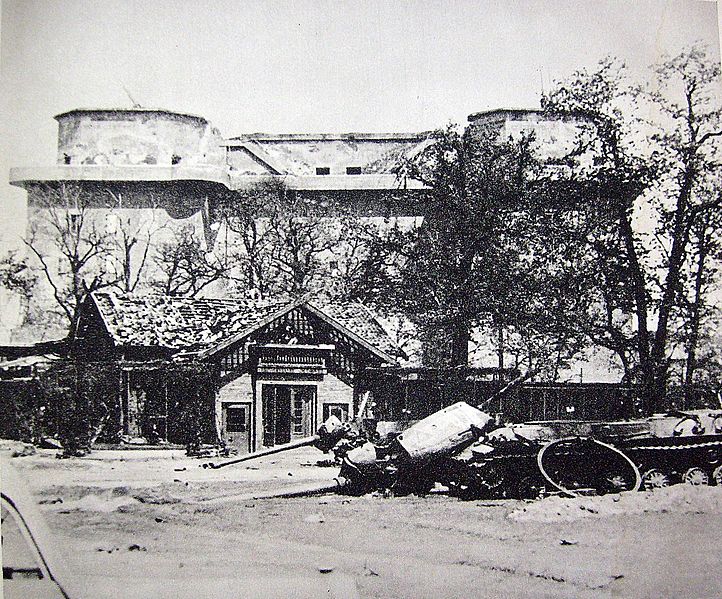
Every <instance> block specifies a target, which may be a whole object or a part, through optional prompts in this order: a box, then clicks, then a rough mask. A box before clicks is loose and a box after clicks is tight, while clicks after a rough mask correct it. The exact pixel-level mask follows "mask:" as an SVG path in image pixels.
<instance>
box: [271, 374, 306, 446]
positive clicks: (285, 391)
mask: <svg viewBox="0 0 722 599" xmlns="http://www.w3.org/2000/svg"><path fill="white" fill-rule="evenodd" d="M262 401H263V445H264V447H273V446H274V445H281V444H283V443H288V442H290V441H295V440H296V439H301V438H303V437H308V436H310V435H312V434H313V432H314V425H315V422H314V421H315V412H316V387H315V385H268V384H263V391H262Z"/></svg>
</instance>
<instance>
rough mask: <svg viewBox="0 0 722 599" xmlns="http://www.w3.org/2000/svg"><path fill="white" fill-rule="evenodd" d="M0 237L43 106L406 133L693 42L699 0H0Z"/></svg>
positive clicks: (711, 32)
mask: <svg viewBox="0 0 722 599" xmlns="http://www.w3.org/2000/svg"><path fill="white" fill-rule="evenodd" d="M1 1H2V17H1V18H2V21H1V30H0V35H1V40H0V69H1V73H0V74H1V81H0V90H1V92H2V104H0V109H1V111H2V115H3V119H2V121H3V129H2V132H1V136H0V143H2V148H1V150H0V201H1V202H2V208H0V241H1V240H2V239H3V238H5V241H6V242H8V241H9V242H11V243H12V241H13V239H14V238H15V237H16V235H18V234H22V232H23V230H24V218H25V214H24V209H23V206H24V195H25V194H24V192H22V191H18V190H16V189H14V188H11V187H10V186H8V185H7V184H6V181H7V171H8V169H9V168H10V167H11V166H32V165H49V164H53V163H54V162H55V153H56V136H57V127H56V122H55V121H54V120H53V118H52V117H53V115H55V114H57V113H59V112H63V111H66V110H69V109H71V108H77V107H98V108H110V107H130V105H131V103H130V100H129V99H128V96H127V95H126V93H125V92H124V90H123V86H125V87H126V88H127V89H128V90H129V91H130V93H131V94H132V95H133V97H134V98H135V99H136V100H137V101H138V102H140V103H141V104H142V105H143V106H148V107H162V108H168V109H171V110H173V109H175V110H181V111H189V112H194V113H198V114H201V115H203V116H205V117H206V118H208V119H209V120H210V121H211V122H212V123H213V124H214V125H216V126H217V127H218V128H219V129H220V130H221V132H222V133H223V135H225V136H231V135H235V134H239V133H244V132H253V131H266V132H308V131H319V132H338V131H414V130H425V129H433V128H436V127H439V126H442V125H444V124H446V123H447V122H449V121H452V120H453V121H463V120H464V119H465V118H466V116H467V115H468V114H469V113H471V112H475V111H479V110H484V109H488V108H497V107H536V106H537V105H538V98H539V92H540V90H541V87H542V85H546V86H547V87H548V86H549V82H550V81H552V80H554V79H558V78H562V77H564V76H565V75H567V74H569V73H570V72H571V71H572V70H574V69H576V68H579V67H583V66H592V65H594V64H595V63H596V62H597V61H598V60H599V59H601V58H602V57H604V56H605V55H607V54H614V55H616V56H618V57H620V58H622V59H623V60H625V61H626V62H627V64H628V65H629V66H631V67H633V68H635V69H640V70H641V69H643V68H644V67H646V66H647V65H649V64H650V63H653V62H655V61H657V60H658V59H659V57H660V56H661V55H662V54H664V53H665V52H677V51H679V50H680V49H682V48H683V47H684V46H685V45H688V44H690V43H692V42H695V41H697V40H702V41H707V42H708V43H710V45H711V46H712V48H713V50H714V52H716V53H717V55H719V41H718V40H719V33H718V12H717V5H716V3H714V2H707V1H704V0H684V1H680V0H674V1H661V0H624V1H622V0H616V1H605V0H596V1H588V0H584V1H574V2H573V1H566V0H527V1H521V0H516V1H502V0H497V1H482V0H476V1H473V2H472V1H452V0H445V1H436V2H433V1H428V0H427V1H420V0H418V1H413V0H412V1H406V2H391V1H383V2H378V1H373V0H365V1H363V2H362V1H355V2H350V1H340V0H335V1H330V0H325V1H324V0H293V1H277V0H275V1H271V0H259V1H256V2H250V1H241V0H237V1H231V0H226V1H222V0H204V1H202V2H198V1H195V0H171V1H167V0H144V1H131V0H120V1H116V0H94V1H90V0H1Z"/></svg>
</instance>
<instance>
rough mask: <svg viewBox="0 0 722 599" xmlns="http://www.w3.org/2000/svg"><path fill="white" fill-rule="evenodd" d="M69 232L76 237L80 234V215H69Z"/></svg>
mask: <svg viewBox="0 0 722 599" xmlns="http://www.w3.org/2000/svg"><path fill="white" fill-rule="evenodd" d="M70 231H71V232H72V233H73V234H74V235H77V234H78V233H80V214H77V213H71V214H70Z"/></svg>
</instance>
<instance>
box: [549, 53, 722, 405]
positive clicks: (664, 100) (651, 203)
mask: <svg viewBox="0 0 722 599" xmlns="http://www.w3.org/2000/svg"><path fill="white" fill-rule="evenodd" d="M654 74H655V79H654V82H653V85H651V86H647V87H646V88H642V87H639V86H633V85H631V84H629V83H628V78H627V75H626V70H625V68H624V65H621V64H619V63H617V62H616V61H614V60H611V59H607V60H605V61H603V62H602V63H600V66H599V68H598V69H597V70H596V71H593V72H589V71H586V70H585V71H580V72H578V73H575V74H574V75H572V77H571V78H570V79H569V80H567V81H565V82H564V83H563V84H561V85H559V86H558V87H557V88H556V89H555V90H553V91H552V92H551V93H550V94H549V95H548V96H547V97H546V98H545V106H546V108H547V109H548V110H549V111H551V112H556V111H565V112H572V113H575V114H578V115H579V116H580V117H582V118H583V119H585V120H586V122H587V123H588V125H589V126H588V127H587V129H586V131H585V132H584V134H582V135H580V138H579V143H578V149H579V151H577V152H576V153H575V154H574V155H570V156H569V157H568V160H569V162H568V165H570V166H571V168H572V173H573V175H572V176H571V177H569V181H570V182H573V183H575V184H576V185H577V188H578V189H579V190H580V192H581V193H583V194H584V195H586V197H587V198H588V199H589V200H590V201H592V200H593V201H595V202H597V203H598V204H600V206H601V211H600V213H601V214H604V215H605V218H602V219H600V228H599V229H597V230H596V231H594V232H593V235H592V237H591V239H590V243H589V247H590V249H591V250H593V251H594V257H595V260H596V263H597V265H598V268H599V271H600V273H603V274H604V276H603V277H601V278H600V285H599V286H598V287H597V288H596V293H597V295H598V296H599V297H602V298H603V302H604V303H605V304H606V305H605V308H604V309H603V310H601V311H600V313H599V314H598V315H597V316H599V317H601V318H597V319H594V318H592V322H591V323H590V324H591V325H592V327H590V328H596V329H597V330H598V334H597V335H596V340H597V341H599V340H603V341H604V342H606V343H608V344H609V345H611V346H613V347H614V349H615V351H616V352H617V353H618V355H620V357H622V356H625V359H626V361H627V363H626V364H625V366H626V368H627V372H628V375H629V376H630V377H633V378H634V379H635V380H639V381H640V382H641V383H642V386H643V389H644V391H643V398H642V399H643V408H644V410H645V412H647V413H649V412H652V411H654V410H655V409H656V408H657V406H658V405H660V402H661V401H662V400H663V398H664V395H665V386H666V380H667V372H668V369H669V359H670V355H669V350H670V336H671V334H672V333H673V331H674V328H675V321H676V319H678V318H679V309H680V304H679V297H680V295H679V290H680V285H681V283H682V282H683V273H684V268H685V264H686V263H687V262H688V259H689V255H690V240H691V236H692V231H693V227H694V225H695V223H696V222H697V221H698V220H699V219H700V218H701V217H702V216H703V215H704V214H706V213H708V212H710V211H715V210H718V209H719V198H714V199H709V198H707V197H706V195H705V194H704V193H703V191H704V190H705V189H706V188H708V186H709V184H710V181H711V180H712V179H714V178H715V177H718V176H719V168H720V164H719V139H720V137H721V136H722V128H721V120H720V118H721V116H722V113H721V112H720V108H719V99H718V97H717V96H716V95H715V94H717V93H718V91H719V65H718V64H716V63H715V62H714V61H713V60H711V59H710V58H709V57H708V56H707V54H706V51H705V50H704V49H703V48H701V47H693V48H691V49H689V50H686V51H684V52H682V53H680V54H679V55H677V56H675V57H672V58H668V59H667V60H665V61H664V62H663V63H662V64H660V65H658V66H657V67H656V68H655V70H654ZM649 115H654V116H655V117H656V118H655V119H654V120H652V119H650V118H648V117H649ZM642 116H644V118H642ZM582 150H583V151H582ZM585 155H586V158H587V159H586V160H585V159H583V157H584V156H585ZM590 156H591V159H590V158H589V157H590ZM640 223H647V224H646V225H645V226H640ZM601 281H605V282H604V283H601ZM595 321H596V322H595ZM588 330H589V328H588Z"/></svg>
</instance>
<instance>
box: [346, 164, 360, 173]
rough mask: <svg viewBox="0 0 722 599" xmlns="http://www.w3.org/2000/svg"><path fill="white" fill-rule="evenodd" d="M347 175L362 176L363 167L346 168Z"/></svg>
mask: <svg viewBox="0 0 722 599" xmlns="http://www.w3.org/2000/svg"><path fill="white" fill-rule="evenodd" d="M346 174H347V175H360V174H361V167H360V166H347V167H346Z"/></svg>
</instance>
